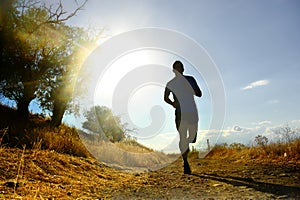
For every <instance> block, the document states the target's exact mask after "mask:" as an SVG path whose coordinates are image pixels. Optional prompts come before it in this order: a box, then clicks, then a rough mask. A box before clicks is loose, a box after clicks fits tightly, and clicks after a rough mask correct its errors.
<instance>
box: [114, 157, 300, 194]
mask: <svg viewBox="0 0 300 200" xmlns="http://www.w3.org/2000/svg"><path fill="white" fill-rule="evenodd" d="M190 160H191V168H192V170H193V172H192V174H191V175H183V174H182V162H181V160H180V159H179V160H178V161H176V162H175V163H173V164H172V165H171V166H169V167H167V168H164V169H161V170H159V171H156V172H151V173H149V174H142V175H140V177H139V178H136V179H134V180H138V179H141V180H143V182H142V183H143V185H142V186H141V187H140V188H139V189H137V190H133V191H132V190H128V191H126V190H122V191H119V192H116V195H115V196H114V197H116V199H126V197H127V198H128V197H130V198H134V199H144V198H146V199H147V198H149V199H151V198H154V199H300V170H299V169H300V168H299V163H298V164H296V163H276V164H275V163H268V162H267V163H257V162H254V161H248V162H247V163H244V162H240V161H230V160H214V159H198V158H196V157H195V156H194V157H193V158H190Z"/></svg>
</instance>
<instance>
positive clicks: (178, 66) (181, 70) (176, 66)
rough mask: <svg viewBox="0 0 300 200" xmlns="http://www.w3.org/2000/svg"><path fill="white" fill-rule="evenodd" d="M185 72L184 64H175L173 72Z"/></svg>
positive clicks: (178, 62)
mask: <svg viewBox="0 0 300 200" xmlns="http://www.w3.org/2000/svg"><path fill="white" fill-rule="evenodd" d="M175 70H176V71H175ZM183 71H184V68H183V64H182V62H181V61H179V60H176V61H175V62H174V64H173V72H178V73H180V74H182V73H183Z"/></svg>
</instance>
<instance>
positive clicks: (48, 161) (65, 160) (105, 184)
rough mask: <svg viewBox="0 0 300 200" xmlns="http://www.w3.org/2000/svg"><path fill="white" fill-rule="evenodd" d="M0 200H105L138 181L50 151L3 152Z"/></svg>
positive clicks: (82, 159) (7, 149)
mask: <svg viewBox="0 0 300 200" xmlns="http://www.w3.org/2000/svg"><path fill="white" fill-rule="evenodd" d="M0 151H1V157H0V162H1V165H0V191H1V193H0V199H19V198H22V199H78V198H79V199H86V198H89V199H101V198H109V197H110V193H111V192H112V191H113V190H117V189H119V188H122V185H123V184H126V183H127V184H128V183H129V182H130V179H131V178H132V177H134V175H132V174H124V173H120V172H118V171H115V170H114V169H111V168H108V167H106V166H104V165H103V164H100V163H98V162H97V161H96V160H95V159H93V158H82V157H81V158H80V157H73V156H70V155H66V154H59V153H57V152H55V151H49V150H21V149H17V148H14V149H10V148H1V150H0Z"/></svg>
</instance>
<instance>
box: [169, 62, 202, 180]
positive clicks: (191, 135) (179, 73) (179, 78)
mask: <svg viewBox="0 0 300 200" xmlns="http://www.w3.org/2000/svg"><path fill="white" fill-rule="evenodd" d="M183 71H184V68H183V64H182V62H180V61H175V62H174V64H173V72H174V73H175V77H174V78H173V79H172V80H170V81H169V82H168V83H167V85H166V88H165V93H164V100H165V101H166V102H167V103H168V104H170V105H172V106H173V107H174V108H175V123H176V128H177V130H178V132H179V135H180V141H179V149H180V152H181V155H182V158H183V163H184V173H185V174H191V169H190V166H189V163H188V160H187V156H188V152H189V143H195V142H196V138H197V129H198V119H199V118H198V110H197V106H196V103H195V100H194V96H198V97H201V96H202V92H201V90H200V88H199V86H198V84H197V82H196V80H195V79H194V78H193V77H192V76H185V75H183ZM170 93H172V95H173V101H172V100H171V99H170V98H169V96H170Z"/></svg>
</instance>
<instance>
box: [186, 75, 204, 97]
mask: <svg viewBox="0 0 300 200" xmlns="http://www.w3.org/2000/svg"><path fill="white" fill-rule="evenodd" d="M189 82H190V85H191V86H192V88H193V89H194V92H195V95H196V96H197V97H201V96H202V91H201V90H200V88H199V86H198V84H197V82H196V80H195V79H194V78H193V77H190V78H189Z"/></svg>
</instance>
